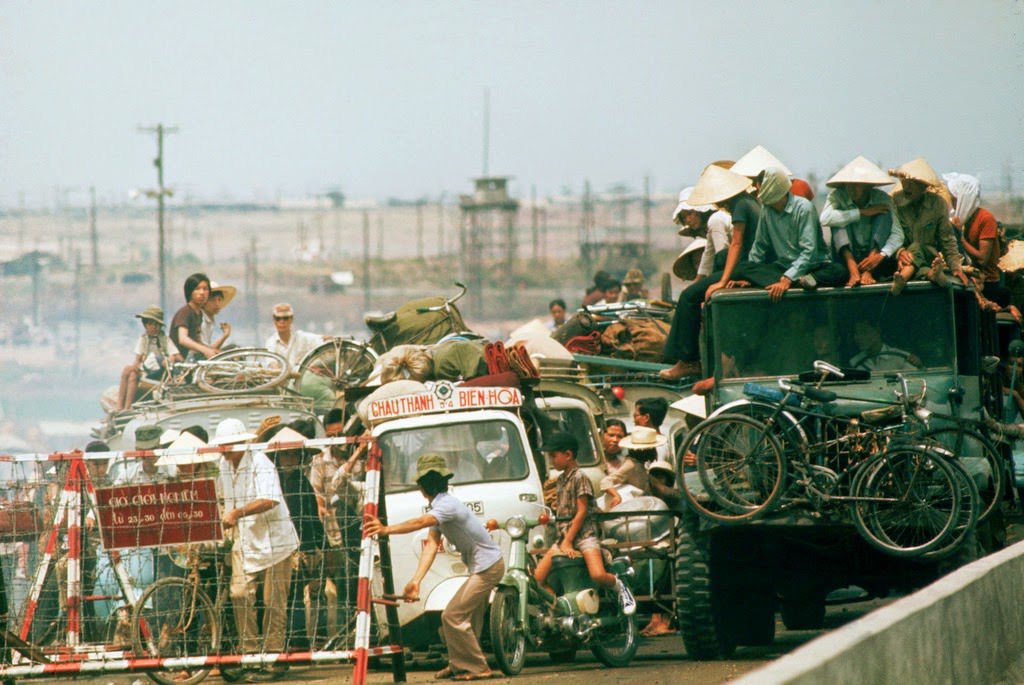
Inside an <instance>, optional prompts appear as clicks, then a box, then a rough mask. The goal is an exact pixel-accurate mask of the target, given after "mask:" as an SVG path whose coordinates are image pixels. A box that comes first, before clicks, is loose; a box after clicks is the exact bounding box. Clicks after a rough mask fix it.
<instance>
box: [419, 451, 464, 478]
mask: <svg viewBox="0 0 1024 685" xmlns="http://www.w3.org/2000/svg"><path fill="white" fill-rule="evenodd" d="M431 471H434V472H435V473H437V474H439V475H441V476H443V477H444V478H451V477H452V476H453V475H455V474H453V473H452V472H451V470H450V469H449V468H448V464H447V463H446V462H445V460H444V457H442V456H441V455H440V454H424V455H423V456H422V457H420V458H419V460H417V462H416V480H419V479H420V478H422V477H423V476H425V475H427V474H428V473H430V472H431Z"/></svg>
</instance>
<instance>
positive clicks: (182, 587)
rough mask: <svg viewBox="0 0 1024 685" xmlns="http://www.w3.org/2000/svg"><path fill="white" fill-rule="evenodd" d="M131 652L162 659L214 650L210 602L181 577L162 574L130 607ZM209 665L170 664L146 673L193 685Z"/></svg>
mask: <svg viewBox="0 0 1024 685" xmlns="http://www.w3.org/2000/svg"><path fill="white" fill-rule="evenodd" d="M132 641H133V642H134V644H135V652H136V654H138V655H142V656H147V657H159V658H162V659H166V658H175V657H202V656H210V655H213V654H216V653H217V649H218V646H219V642H220V624H219V622H218V618H217V614H216V612H215V611H214V608H213V602H211V601H210V598H209V597H207V595H206V593H205V592H203V590H202V589H201V588H199V587H198V585H197V584H196V583H194V582H192V581H191V580H188V579H185V578H163V579H161V580H158V581H156V582H155V583H153V584H152V585H150V586H149V587H148V588H146V590H145V591H144V592H143V593H142V596H141V597H139V601H138V602H137V603H136V604H135V608H134V609H133V610H132ZM209 672H210V667H196V668H189V667H183V668H173V669H166V670H163V671H150V672H147V673H146V675H147V676H149V678H150V679H151V680H153V681H155V682H157V683H160V684H161V685H182V684H184V685H194V684H195V683H198V682H199V681H201V680H202V679H203V678H205V677H206V676H207V674H209Z"/></svg>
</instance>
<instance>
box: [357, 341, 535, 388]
mask: <svg viewBox="0 0 1024 685" xmlns="http://www.w3.org/2000/svg"><path fill="white" fill-rule="evenodd" d="M377 367H378V370H379V374H380V383H381V384H384V383H390V382H392V381H395V380H414V381H419V382H421V383H422V382H425V381H437V380H444V381H469V380H472V379H475V378H479V377H481V376H490V375H496V374H506V373H514V374H515V375H516V376H517V377H518V378H520V379H526V378H539V377H540V372H539V371H538V370H537V367H536V366H535V365H534V363H533V360H532V359H530V355H529V353H528V352H527V350H526V347H525V346H524V345H522V344H521V343H520V344H516V345H512V346H510V347H507V348H506V347H505V345H504V343H502V342H500V341H498V342H489V341H487V340H483V339H480V338H469V337H463V336H460V337H457V338H452V339H445V340H442V341H441V342H438V343H435V344H433V345H399V346H397V347H395V348H393V349H391V350H388V351H387V352H385V353H384V354H383V355H381V358H380V359H379V360H378V362H377Z"/></svg>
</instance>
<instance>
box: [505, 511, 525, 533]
mask: <svg viewBox="0 0 1024 685" xmlns="http://www.w3.org/2000/svg"><path fill="white" fill-rule="evenodd" d="M505 532H506V533H508V534H509V537H513V538H520V537H522V536H524V535H526V521H525V520H524V519H523V517H522V516H513V517H512V518H510V519H509V520H508V521H505Z"/></svg>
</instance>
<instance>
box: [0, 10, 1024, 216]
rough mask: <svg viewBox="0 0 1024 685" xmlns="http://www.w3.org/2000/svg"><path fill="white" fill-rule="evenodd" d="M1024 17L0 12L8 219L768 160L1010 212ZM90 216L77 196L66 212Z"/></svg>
mask: <svg viewBox="0 0 1024 685" xmlns="http://www.w3.org/2000/svg"><path fill="white" fill-rule="evenodd" d="M1022 29H1024V2H1021V1H1019V0H1018V1H1013V0H971V1H969V2H968V1H966V0H912V1H908V2H882V1H879V0H815V1H812V2H807V1H803V0H800V1H794V2H790V1H783V0H772V1H767V2H766V1H764V0H757V1H753V2H738V1H733V0H719V1H711V0H709V1H708V2H699V3H698V2H687V1H682V0H676V1H665V2H637V1H633V2H600V1H587V2H533V1H515V2H454V1H450V0H438V1H435V2H421V1H417V2H388V1H384V2H380V1H377V2H266V1H262V0H245V1H244V2H243V1H238V2H223V1H218V2H209V1H203V2H192V1H183V0H174V1H173V2H171V1H152V2H150V1H145V0H131V1H123V2H122V1H117V2H97V1H92V0H75V1H68V2H60V1H57V0H33V1H31V2H12V1H11V0H0V210H3V209H4V208H8V209H9V208H14V207H16V205H17V203H18V202H19V201H20V200H19V199H18V198H19V196H20V195H21V194H23V196H24V198H25V202H26V203H28V204H29V205H30V206H32V205H42V204H47V203H50V202H52V199H53V197H54V194H55V192H54V187H56V186H61V187H68V188H75V189H81V188H85V187H88V186H90V185H93V186H95V187H96V188H97V192H98V193H99V194H100V196H101V198H119V199H121V198H126V197H127V194H128V191H129V190H130V189H131V188H133V187H146V186H152V185H154V184H155V171H154V168H153V166H152V158H153V156H154V154H155V149H156V143H155V140H154V138H153V137H152V136H148V135H144V134H141V133H139V132H138V131H137V128H138V126H140V125H151V124H155V123H157V122H163V123H164V124H168V125H176V126H178V127H179V128H180V131H179V133H177V134H175V135H172V136H169V137H168V138H167V141H166V155H165V157H166V182H167V184H168V185H170V186H174V187H176V188H177V189H178V190H179V193H183V192H185V191H187V192H189V193H191V194H192V195H193V196H196V197H201V198H219V197H227V196H230V197H233V198H235V199H242V200H247V199H253V198H258V197H259V198H270V197H275V196H280V195H288V196H296V195H305V194H311V193H318V192H322V191H323V190H324V189H326V188H330V187H332V186H340V187H341V188H342V189H343V190H344V191H345V192H346V193H347V194H348V195H349V196H350V197H353V198H370V197H375V198H380V199H383V198H386V197H402V198H415V197H419V196H424V195H429V196H430V197H436V196H437V195H439V194H440V193H442V192H447V193H448V197H452V195H453V194H457V193H459V192H467V191H468V190H469V188H470V182H469V180H468V179H469V178H470V177H472V176H476V175H479V174H480V173H481V171H482V157H483V155H482V139H483V134H482V130H483V124H482V121H483V109H484V106H483V101H484V96H483V92H484V88H485V87H487V88H489V89H490V101H491V146H490V171H491V173H492V174H508V175H513V176H515V178H516V180H515V182H514V183H515V185H514V186H513V189H514V191H515V192H516V193H517V194H518V195H520V196H521V197H525V196H527V195H528V194H529V191H530V186H531V185H536V186H537V188H538V192H539V193H541V194H542V195H552V194H558V193H560V192H561V191H562V189H563V188H565V187H569V188H571V189H572V190H574V191H579V190H580V189H581V188H582V185H583V181H584V179H585V178H589V179H590V181H591V183H592V185H593V187H594V188H595V189H596V190H604V189H607V188H608V187H610V186H612V185H613V184H616V183H620V182H622V183H626V184H627V185H629V186H630V187H632V188H634V189H639V188H641V187H642V184H643V177H644V176H646V175H649V176H650V177H651V178H652V183H653V190H655V191H657V192H675V191H677V190H678V189H679V188H680V187H681V186H683V185H689V184H692V183H693V182H694V181H695V180H696V177H697V175H698V174H699V172H700V170H701V167H702V166H703V165H704V164H706V163H708V162H710V161H713V160H716V159H722V158H736V157H738V156H740V155H741V154H743V153H744V152H746V151H747V150H748V149H749V148H751V147H752V146H753V145H755V144H757V143H761V144H763V145H765V146H766V147H768V148H769V149H770V150H772V151H773V152H774V153H775V154H776V155H777V156H779V157H780V158H781V159H782V160H783V161H784V162H785V163H786V164H787V165H788V166H789V167H790V168H792V169H793V170H794V171H796V172H798V173H799V174H801V175H806V174H807V173H809V172H812V171H814V172H816V173H818V174H819V175H821V176H827V175H829V174H830V173H831V172H833V171H834V170H835V169H836V168H838V167H839V166H841V165H842V164H845V163H846V162H847V161H849V160H850V159H852V158H853V157H854V156H855V155H858V154H864V155H866V156H867V157H869V158H871V159H874V160H876V161H878V162H880V163H882V164H883V165H888V166H892V165H896V164H899V163H902V162H904V161H907V160H908V159H911V158H913V157H916V156H918V155H924V156H925V157H926V158H927V159H928V160H929V161H930V162H931V163H932V165H933V166H935V167H936V168H937V169H938V170H939V171H940V172H942V171H952V170H956V171H963V172H968V173H975V174H978V175H979V176H980V177H981V179H982V183H983V192H984V190H985V189H986V188H989V189H993V190H994V189H997V188H1001V187H1002V186H1003V183H1004V181H1003V175H1004V169H1005V168H1006V167H1007V165H1010V166H1011V168H1012V169H1013V170H1014V173H1013V183H1014V187H1015V188H1016V189H1017V190H1018V191H1020V190H1024V31H1022ZM70 193H71V195H72V196H74V195H75V194H76V193H78V194H81V195H84V194H83V193H82V191H81V190H72V191H70Z"/></svg>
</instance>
